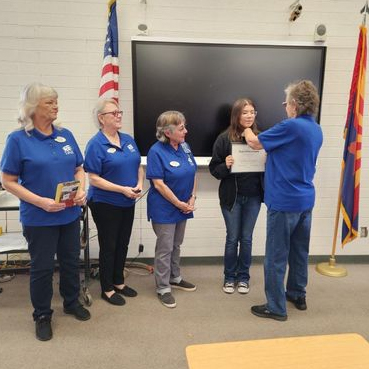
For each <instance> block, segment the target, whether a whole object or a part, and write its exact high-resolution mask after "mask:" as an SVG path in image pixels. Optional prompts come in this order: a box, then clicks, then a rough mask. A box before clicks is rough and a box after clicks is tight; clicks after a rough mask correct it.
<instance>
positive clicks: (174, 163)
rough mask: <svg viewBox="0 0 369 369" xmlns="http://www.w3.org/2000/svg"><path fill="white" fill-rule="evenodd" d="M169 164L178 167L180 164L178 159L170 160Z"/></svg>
mask: <svg viewBox="0 0 369 369" xmlns="http://www.w3.org/2000/svg"><path fill="white" fill-rule="evenodd" d="M169 165H170V166H171V167H179V166H180V164H179V163H178V161H174V160H173V161H171V162H170V163H169Z"/></svg>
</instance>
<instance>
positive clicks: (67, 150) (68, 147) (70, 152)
mask: <svg viewBox="0 0 369 369" xmlns="http://www.w3.org/2000/svg"><path fill="white" fill-rule="evenodd" d="M63 150H64V154H65V155H73V154H74V152H73V149H72V146H71V145H65V146H63Z"/></svg>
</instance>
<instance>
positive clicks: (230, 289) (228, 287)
mask: <svg viewBox="0 0 369 369" xmlns="http://www.w3.org/2000/svg"><path fill="white" fill-rule="evenodd" d="M223 291H224V292H225V293H234V283H233V282H225V283H224V285H223Z"/></svg>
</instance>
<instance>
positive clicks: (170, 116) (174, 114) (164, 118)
mask: <svg viewBox="0 0 369 369" xmlns="http://www.w3.org/2000/svg"><path fill="white" fill-rule="evenodd" d="M185 122H186V118H185V117H184V115H183V114H182V113H180V112H179V111H176V110H169V111H165V112H164V113H162V114H160V115H159V118H158V120H157V121H156V138H157V139H158V141H160V142H164V143H168V142H169V138H168V137H167V136H166V135H165V131H170V132H172V133H173V131H174V130H175V128H176V127H177V126H179V125H180V124H181V123H185Z"/></svg>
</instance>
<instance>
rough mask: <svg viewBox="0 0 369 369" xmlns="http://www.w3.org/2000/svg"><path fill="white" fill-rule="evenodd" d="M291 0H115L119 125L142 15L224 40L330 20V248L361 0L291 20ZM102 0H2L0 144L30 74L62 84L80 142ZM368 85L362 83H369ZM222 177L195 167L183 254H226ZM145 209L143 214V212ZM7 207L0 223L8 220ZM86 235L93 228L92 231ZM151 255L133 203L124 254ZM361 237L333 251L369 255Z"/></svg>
mask: <svg viewBox="0 0 369 369" xmlns="http://www.w3.org/2000/svg"><path fill="white" fill-rule="evenodd" d="M292 2H293V1H292V0H273V1H272V0H265V1H259V0H248V1H246V0H227V1H219V0H218V1H217V0H212V1H210V0H147V4H146V5H145V4H141V3H140V1H139V0H118V7H117V11H118V24H119V38H120V44H119V47H120V67H121V69H120V70H121V75H120V81H119V82H120V88H121V90H120V101H121V105H122V108H123V109H124V110H125V111H126V112H127V114H126V115H125V116H124V130H125V131H126V132H128V133H131V134H132V132H133V123H132V120H133V118H132V110H133V107H132V88H131V86H132V79H131V74H132V72H131V59H130V58H131V49H130V39H131V37H132V36H136V35H137V33H138V29H137V26H138V24H140V23H145V24H147V25H148V30H149V35H150V36H157V37H178V38H186V37H189V38H202V39H206V38H208V39H221V40H230V41H232V40H233V41H235V40H237V41H242V40H245V41H273V40H275V41H312V40H313V34H314V28H315V25H316V24H319V23H324V24H326V26H327V42H326V44H327V46H328V49H327V61H326V73H325V83H324V96H323V106H322V115H321V125H322V128H323V131H324V146H323V148H322V151H321V154H320V158H319V163H318V168H317V175H316V180H315V182H316V185H317V201H316V207H315V210H314V221H313V229H312V239H311V254H315V255H317V254H322V255H329V254H330V252H331V247H332V236H333V228H334V218H335V213H336V205H337V193H338V182H339V176H340V165H341V156H342V148H343V139H342V131H343V127H344V124H345V119H346V109H347V100H348V94H349V89H350V82H351V74H352V68H353V64H354V59H355V52H356V46H357V38H358V31H359V25H360V23H361V21H362V16H361V15H360V9H361V8H362V6H363V5H364V4H363V3H364V1H363V0H324V1H323V0H309V1H306V0H301V4H302V5H303V11H302V15H301V17H300V18H298V20H297V21H296V22H295V23H292V24H290V23H289V22H288V18H289V14H290V12H289V5H290V4H291V3H292ZM106 4H107V0H0V6H1V12H0V153H1V152H2V150H3V147H4V142H5V139H6V136H7V134H8V133H9V132H10V131H11V130H12V129H14V128H16V122H15V116H16V107H17V101H18V95H19V91H20V90H21V88H22V87H23V86H24V85H25V84H27V83H29V82H31V81H41V82H43V83H46V84H50V85H52V86H53V87H55V88H56V90H57V91H58V92H59V103H60V113H59V120H60V121H62V122H63V124H64V125H65V126H66V127H68V128H70V129H71V130H72V131H73V132H74V134H75V136H76V138H77V140H78V142H79V144H80V146H81V149H82V150H84V147H85V144H86V142H87V141H88V139H89V138H90V137H91V136H92V135H93V134H94V133H95V128H94V126H93V124H92V119H91V110H92V107H93V105H94V103H95V100H96V96H97V93H98V86H99V80H100V69H101V62H102V49H103V44H104V39H105V30H106V21H107V13H106ZM367 90H368V89H367ZM368 101H369V100H368V97H367V98H366V108H365V118H364V137H363V143H364V144H363V160H362V181H361V206H360V225H361V226H369V205H368V203H369V201H368V200H369V199H368V198H369V185H368V178H369V163H368V158H369V152H368V150H367V147H368V139H369V137H368V135H369V134H368V128H367V127H366V126H367V122H368V112H369V105H368ZM217 187H218V181H217V180H215V179H214V178H212V177H211V176H210V175H209V173H208V171H207V168H201V169H200V170H199V190H198V201H197V211H196V218H195V219H194V220H191V221H189V222H188V228H187V233H186V238H185V244H184V245H183V255H185V256H202V255H216V256H218V255H222V253H223V248H224V238H225V229H224V224H223V219H222V216H221V212H220V209H219V205H218V197H217ZM17 218H18V214H17V213H16V212H14V213H10V212H9V213H8V220H9V222H8V229H9V230H17V229H20V228H19V223H18V221H17ZM140 218H141V219H140ZM4 221H5V217H4V214H0V225H3V226H4ZM91 234H95V231H94V230H92V231H91ZM141 234H142V243H143V244H144V245H145V251H144V256H153V250H154V243H155V237H154V233H153V232H152V230H151V225H150V223H148V222H147V221H146V204H145V200H144V201H141V202H140V203H139V204H138V206H137V212H136V221H135V225H134V232H133V235H132V241H131V245H130V256H133V255H135V254H136V252H137V249H138V243H139V242H141V240H140V237H141V236H140V235H141ZM264 242H265V208H263V209H262V211H261V213H260V217H259V219H258V222H257V225H256V230H255V236H254V251H253V253H254V254H255V255H262V254H263V253H264ZM368 246H369V241H368V239H367V238H362V239H358V240H356V241H354V242H353V243H351V244H348V245H347V247H346V248H345V250H344V251H342V250H341V249H340V247H339V246H338V247H337V254H344V255H358V254H369V247H368ZM96 250H97V246H96V238H94V240H93V241H92V255H93V256H96V255H97V253H96Z"/></svg>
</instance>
